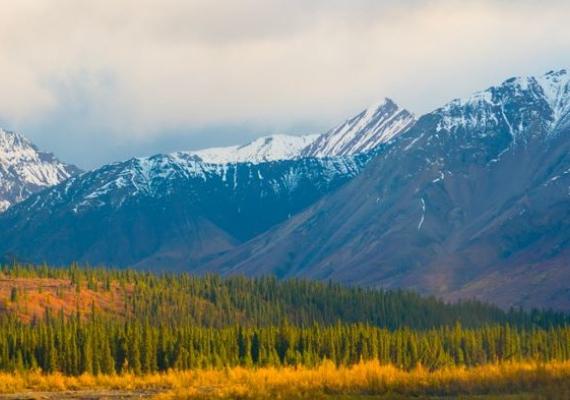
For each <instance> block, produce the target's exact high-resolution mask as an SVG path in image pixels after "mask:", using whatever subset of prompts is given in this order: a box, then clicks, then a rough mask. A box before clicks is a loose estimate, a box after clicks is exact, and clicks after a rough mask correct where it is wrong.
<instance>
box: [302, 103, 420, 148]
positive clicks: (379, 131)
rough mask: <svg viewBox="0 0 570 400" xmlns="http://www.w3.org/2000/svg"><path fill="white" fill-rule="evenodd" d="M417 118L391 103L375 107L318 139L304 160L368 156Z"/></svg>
mask: <svg viewBox="0 0 570 400" xmlns="http://www.w3.org/2000/svg"><path fill="white" fill-rule="evenodd" d="M415 121H416V120H415V117H414V116H413V115H412V114H411V113H410V112H409V111H407V110H405V109H403V108H402V107H400V106H399V105H397V104H396V103H395V102H394V101H393V100H391V99H388V98H386V99H384V101H383V102H381V103H379V104H375V105H373V106H371V107H369V108H367V109H366V110H364V111H362V112H361V113H359V114H358V115H356V116H354V117H352V118H350V119H348V120H346V121H345V122H343V123H342V124H340V125H338V126H337V127H335V128H333V129H331V130H330V131H328V132H327V133H325V134H323V135H321V136H319V137H318V138H317V139H316V140H315V141H313V142H312V143H311V144H310V145H308V146H307V147H306V148H305V149H303V151H301V156H303V157H330V156H347V155H354V154H359V153H365V152H367V151H370V150H373V149H374V148H376V147H378V146H379V145H381V144H382V143H386V142H388V141H389V140H391V139H393V138H395V137H396V136H398V135H399V134H401V133H403V132H405V131H406V130H407V129H409V128H410V127H411V126H413V125H414V123H415Z"/></svg>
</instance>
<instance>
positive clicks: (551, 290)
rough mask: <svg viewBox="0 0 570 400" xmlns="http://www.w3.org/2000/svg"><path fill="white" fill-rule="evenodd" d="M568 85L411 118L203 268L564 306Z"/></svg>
mask: <svg viewBox="0 0 570 400" xmlns="http://www.w3.org/2000/svg"><path fill="white" fill-rule="evenodd" d="M569 81H570V78H569V74H568V73H567V71H565V70H561V71H554V72H549V73H547V74H545V75H543V76H540V77H536V78H534V77H529V78H513V79H509V80H507V81H505V82H504V83H502V84H500V85H498V86H495V87H491V88H489V89H487V90H485V91H482V92H478V93H475V94H474V95H472V96H470V97H469V98H466V99H458V100H454V101H452V102H450V103H449V104H447V105H445V106H444V107H442V108H439V109H437V110H435V111H434V112H432V113H429V114H427V115H424V116H423V117H421V118H420V119H419V120H418V122H417V123H416V124H415V126H414V127H413V128H411V129H410V130H408V131H407V132H405V133H403V134H402V135H400V136H399V137H397V138H396V139H395V140H393V141H391V142H389V143H388V144H386V145H385V148H384V149H383V151H381V152H379V155H378V157H376V158H375V159H374V160H373V161H372V162H371V163H370V164H369V165H368V166H367V168H365V170H364V171H363V172H362V173H361V174H360V175H359V176H358V177H356V178H355V179H354V180H352V181H351V182H349V183H348V184H347V185H345V186H344V187H342V188H341V189H339V190H338V191H336V192H335V193H332V194H331V195H329V196H326V197H325V198H323V199H321V200H320V201H319V202H318V203H316V204H315V205H314V206H312V207H310V208H309V209H307V210H305V211H303V212H302V213H300V214H298V215H296V216H295V217H293V218H291V219H290V220H288V221H287V222H285V223H284V224H282V225H281V226H279V227H277V228H275V229H273V230H271V231H269V232H268V233H265V234H262V235H260V236H259V237H257V238H255V239H253V240H252V241H250V242H249V243H246V244H245V245H242V246H240V247H238V248H237V249H234V250H233V251H231V252H229V254H226V255H225V256H223V257H220V258H217V259H216V260H213V261H211V262H210V263H209V264H206V265H204V266H203V268H201V271H206V270H207V271H213V270H214V271H221V272H223V273H226V274H233V273H237V274H249V275H260V274H268V273H269V274H271V273H273V274H277V275H278V276H280V277H294V276H303V277H310V278H316V279H325V280H328V279H333V280H337V281H343V282H347V283H355V284H363V285H373V286H383V287H408V288H413V289H416V290H419V291H421V292H424V293H432V294H436V295H438V296H443V297H445V298H447V299H457V298H465V297H477V298H481V299H484V300H487V301H493V302H496V303H498V304H500V305H502V306H513V305H515V306H527V307H528V306H547V307H550V306H552V307H556V308H564V309H570V297H569V296H568V285H567V282H568V280H569V279H570V268H569V267H570V84H569Z"/></svg>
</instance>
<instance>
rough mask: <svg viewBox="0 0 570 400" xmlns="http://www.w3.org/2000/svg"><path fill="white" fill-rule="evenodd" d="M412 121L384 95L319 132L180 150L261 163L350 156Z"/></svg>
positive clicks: (210, 159) (217, 160) (214, 160)
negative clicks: (325, 130)
mask: <svg viewBox="0 0 570 400" xmlns="http://www.w3.org/2000/svg"><path fill="white" fill-rule="evenodd" d="M414 123H415V117H414V116H413V115H412V114H411V113H410V112H408V111H407V110H405V109H404V108H402V107H400V106H399V105H397V104H396V103H395V102H394V101H393V100H391V99H388V98H386V99H384V100H383V101H382V102H380V103H377V104H374V105H372V106H370V107H368V108H367V109H365V110H364V111H362V112H360V113H359V114H358V115H356V116H354V117H352V118H350V119H348V120H346V121H344V122H343V123H341V124H339V125H338V126H336V127H335V128H333V129H331V130H329V131H328V132H326V133H324V134H321V135H306V136H291V135H272V136H265V137H261V138H258V139H256V140H254V141H252V142H250V143H248V144H245V145H242V146H229V147H215V148H209V149H204V150H198V151H191V152H184V153H186V154H189V155H195V156H198V157H199V158H200V159H201V160H202V161H204V162H206V163H210V164H228V163H238V162H249V163H262V162H267V161H277V160H292V159H296V158H301V157H317V158H324V157H337V156H352V155H356V154H360V153H365V152H368V151H371V150H373V149H374V148H376V147H377V146H379V145H380V144H382V143H386V142H388V141H389V140H391V139H393V138H394V137H396V136H397V135H399V134H401V133H403V132H405V131H406V130H407V129H409V128H410V127H411V126H413V124H414Z"/></svg>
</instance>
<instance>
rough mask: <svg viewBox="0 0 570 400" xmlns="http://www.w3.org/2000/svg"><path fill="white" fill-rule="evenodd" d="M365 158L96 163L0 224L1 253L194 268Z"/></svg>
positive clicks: (327, 187) (163, 158) (311, 197)
mask: <svg viewBox="0 0 570 400" xmlns="http://www.w3.org/2000/svg"><path fill="white" fill-rule="evenodd" d="M367 161H368V158H367V157H365V156H361V157H345V158H333V159H328V158H327V159H314V158H304V159H300V160H285V161H274V162H268V163H260V164H253V163H234V164H207V163H204V162H203V161H201V160H200V159H199V158H197V157H196V156H193V155H189V154H186V153H176V154H171V155H157V156H154V157H150V158H136V159H132V160H129V161H126V162H122V163H116V164H112V165H108V166H104V167H102V168H100V169H98V170H95V171H92V172H88V173H84V174H81V175H79V176H76V177H74V178H71V179H69V180H68V181H66V182H64V183H63V184H60V185H58V186H55V187H54V188H51V189H48V190H45V191H43V192H42V193H39V194H37V195H35V196H32V197H31V198H29V199H28V200H27V201H25V202H23V203H20V204H18V205H16V206H14V207H12V208H10V209H9V210H8V211H7V212H6V213H5V214H4V215H3V216H2V217H0V239H1V240H0V254H3V255H4V257H5V258H17V259H20V260H23V261H31V262H43V261H47V262H49V263H52V264H67V263H70V262H73V261H78V262H83V263H89V264H105V265H115V266H138V267H145V268H146V267H148V268H151V267H152V268H157V269H162V268H168V269H176V268H186V269H187V268H192V267H196V266H197V265H198V263H199V262H201V261H203V260H204V259H207V258H209V257H213V256H215V255H216V254H218V253H220V252H223V251H227V250H229V249H231V248H233V247H234V246H236V245H238V244H240V243H242V242H244V241H246V240H248V239H251V238H252V237H254V236H256V235H258V234H260V233H262V232H264V231H265V230H267V229H269V228H270V227H271V226H273V225H275V224H277V223H280V222H282V221H284V220H286V219H287V218H289V217H291V216H292V215H294V214H295V213H297V212H299V211H300V210H302V209H304V208H306V207H307V206H309V205H310V204H312V203H313V202H314V201H316V200H317V199H319V198H320V197H322V196H323V195H324V194H325V193H329V192H331V191H334V190H335V189H336V188H338V187H339V186H341V185H342V184H344V183H345V182H347V181H348V180H349V179H351V178H353V177H354V176H355V175H357V174H358V173H359V172H360V170H361V169H362V167H363V166H364V164H365V163H366V162H367Z"/></svg>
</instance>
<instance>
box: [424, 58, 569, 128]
mask: <svg viewBox="0 0 570 400" xmlns="http://www.w3.org/2000/svg"><path fill="white" fill-rule="evenodd" d="M435 113H436V114H439V115H440V116H441V117H442V118H441V121H440V123H439V124H438V128H437V130H438V131H441V130H446V131H450V132H452V131H454V130H456V129H458V128H468V129H469V128H475V127H480V128H482V129H483V128H489V127H490V126H498V125H501V124H506V125H507V126H508V129H509V131H510V132H511V134H512V135H513V136H516V135H517V133H518V132H522V131H524V130H525V129H524V128H525V127H526V126H527V124H528V123H529V121H531V120H533V119H534V115H536V114H537V113H539V114H541V115H543V116H545V118H544V120H545V121H548V120H550V123H548V124H547V125H548V126H545V131H547V132H552V131H554V130H555V129H556V128H561V127H562V125H566V124H567V123H570V75H569V74H568V72H567V71H566V70H565V69H562V70H558V71H550V72H548V73H546V74H544V75H541V76H538V77H533V76H528V77H514V78H510V79H507V80H506V81H504V82H503V83H501V84H500V85H498V86H493V87H490V88H488V89H486V90H483V91H479V92H475V93H473V94H472V95H470V96H468V97H465V98H460V99H454V100H452V101H451V102H449V103H448V104H446V105H445V106H443V107H442V108H440V109H438V110H436V111H435Z"/></svg>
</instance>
